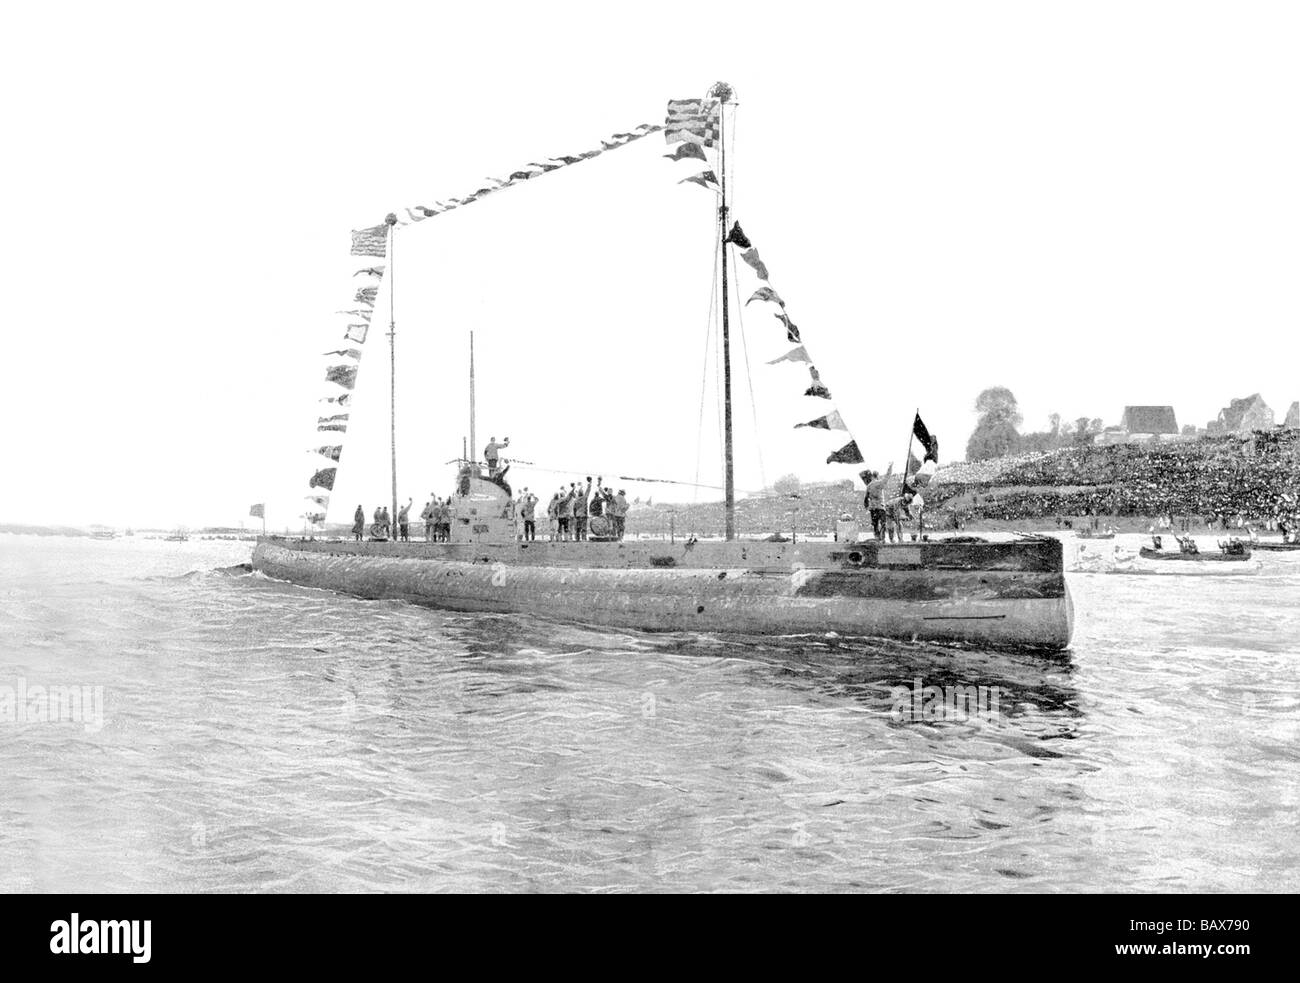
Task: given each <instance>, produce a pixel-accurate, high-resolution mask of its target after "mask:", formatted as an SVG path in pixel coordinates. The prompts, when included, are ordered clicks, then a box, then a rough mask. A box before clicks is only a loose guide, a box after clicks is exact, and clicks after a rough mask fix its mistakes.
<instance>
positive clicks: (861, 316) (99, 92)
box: [0, 0, 1300, 528]
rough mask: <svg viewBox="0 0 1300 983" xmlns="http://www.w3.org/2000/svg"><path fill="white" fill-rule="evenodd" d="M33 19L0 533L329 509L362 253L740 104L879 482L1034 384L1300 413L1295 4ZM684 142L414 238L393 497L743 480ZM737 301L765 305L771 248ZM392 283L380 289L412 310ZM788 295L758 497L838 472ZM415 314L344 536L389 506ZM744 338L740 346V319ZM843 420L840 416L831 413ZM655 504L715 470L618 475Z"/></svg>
mask: <svg viewBox="0 0 1300 983" xmlns="http://www.w3.org/2000/svg"><path fill="white" fill-rule="evenodd" d="M6 22H7V26H6V30H5V32H4V35H3V37H2V38H0V83H2V84H3V85H4V89H5V91H6V93H8V95H7V97H6V99H5V100H4V101H3V103H2V104H0V125H2V126H3V132H4V134H5V137H6V139H5V151H4V160H5V167H4V172H5V176H4V179H3V182H2V183H0V216H2V217H3V219H4V223H5V227H6V229H7V230H8V235H6V236H5V237H4V243H3V245H2V246H0V270H3V276H4V278H5V287H6V289H5V296H6V298H7V302H8V305H9V318H8V323H7V330H6V332H5V342H4V347H3V352H4V362H3V364H4V365H5V367H6V369H7V371H6V373H5V376H6V379H5V382H6V386H7V389H8V396H9V398H8V399H7V400H6V403H7V405H8V406H9V411H10V413H11V416H12V417H13V419H12V420H11V423H10V425H9V426H8V427H7V428H6V430H5V436H4V437H3V441H2V445H0V446H2V448H3V453H2V454H0V476H2V477H3V480H0V522H34V523H49V524H53V523H60V524H69V525H87V524H90V523H105V524H112V525H136V526H142V527H146V526H147V527H170V526H173V525H190V526H199V525H209V524H214V525H215V524H220V525H234V524H238V523H239V522H240V521H247V522H249V523H250V525H251V524H254V523H255V520H249V519H247V514H248V507H249V505H250V504H252V503H255V502H265V503H266V505H267V514H268V522H269V524H270V525H271V526H272V527H274V528H279V527H283V526H291V527H294V528H297V527H299V526H300V523H301V520H300V518H299V517H300V516H301V515H302V513H303V511H304V508H305V505H306V503H305V501H304V498H303V496H304V495H306V494H308V493H309V489H308V488H307V479H308V477H309V476H310V475H311V474H312V473H313V471H314V470H315V469H316V468H317V467H319V466H322V465H326V464H327V463H328V462H325V461H324V460H323V459H321V458H319V457H318V456H316V455H313V454H311V453H310V450H311V448H313V447H316V446H318V445H320V444H324V443H333V442H334V441H333V440H332V439H329V438H330V437H331V435H329V434H319V433H317V432H316V430H315V425H316V419H317V416H318V414H319V411H320V410H321V409H322V407H324V406H326V405H327V404H321V403H319V402H318V400H319V399H320V397H322V396H324V395H326V394H328V393H330V392H337V391H338V390H337V389H336V387H333V386H327V385H326V384H325V382H324V367H325V366H326V365H327V364H329V363H330V362H331V361H336V359H334V360H332V359H328V358H323V357H322V353H324V352H327V351H330V350H333V349H337V348H340V347H344V345H343V344H342V334H343V330H344V328H345V325H346V319H345V318H341V317H339V316H337V315H335V314H334V313H333V312H335V311H337V310H340V309H342V308H346V307H349V306H351V305H350V304H349V299H350V297H351V293H352V291H353V289H355V286H356V285H357V283H358V281H357V280H356V279H354V278H353V277H352V274H353V272H354V271H355V270H356V269H358V268H359V266H360V265H366V264H365V263H359V262H358V260H357V259H355V258H353V257H350V256H349V255H348V251H349V246H350V236H349V232H350V230H352V229H356V228H362V227H364V226H368V225H373V224H375V223H376V222H379V221H381V220H382V219H383V217H384V215H385V214H386V213H387V212H389V211H397V212H398V213H399V214H403V215H404V209H405V207H409V206H413V205H417V204H432V202H433V201H434V200H438V199H444V200H445V199H446V198H448V197H453V196H456V197H459V196H463V195H466V194H469V193H471V192H472V191H474V190H476V189H477V188H479V187H482V186H483V184H484V181H483V178H485V177H488V176H501V177H504V176H506V175H508V174H509V173H510V172H512V171H514V170H517V169H519V168H521V167H523V166H524V165H526V164H528V163H529V162H531V161H537V160H542V159H543V158H545V157H554V156H559V155H562V154H572V153H577V152H580V151H582V150H586V149H591V148H596V147H599V146H600V141H601V140H602V139H606V138H608V137H609V136H610V135H611V134H613V133H616V132H620V131H627V130H629V129H631V128H633V127H635V126H636V125H637V124H640V123H658V122H661V121H662V119H663V116H664V107H665V102H666V100H668V99H670V98H691V97H696V96H700V95H703V94H704V92H705V91H706V90H707V89H708V87H709V86H710V85H711V84H712V83H714V82H715V81H718V80H725V81H727V82H728V83H730V84H731V85H732V86H733V87H734V89H735V91H736V94H737V105H736V107H735V109H734V113H733V114H732V115H730V116H729V125H731V134H730V137H731V139H729V141H728V146H729V173H730V179H731V187H730V188H729V191H732V192H733V195H732V201H731V205H732V209H733V215H734V217H735V218H736V219H737V220H739V221H740V222H741V223H742V225H743V226H744V229H745V231H746V233H747V234H748V235H749V237H750V239H751V240H752V241H753V243H754V245H755V246H756V247H758V249H759V250H760V253H761V255H762V258H763V260H764V262H765V264H766V265H767V267H768V269H769V271H770V281H771V285H772V286H773V287H775V288H776V289H777V290H778V291H779V292H780V294H781V295H782V297H783V298H784V299H785V301H786V303H787V310H788V312H789V314H790V316H791V317H792V319H793V320H794V321H795V322H796V323H797V324H798V325H799V327H800V330H801V332H802V335H803V339H804V341H805V342H806V344H807V347H808V350H809V352H810V354H811V355H812V357H813V360H814V361H815V362H816V363H817V365H818V368H819V370H820V372H821V374H822V377H823V380H824V381H825V382H826V384H827V385H828V386H829V388H830V389H831V390H832V393H833V395H834V400H833V403H832V404H823V408H831V407H833V408H835V409H837V410H838V411H839V412H840V413H841V415H842V416H843V418H844V420H845V421H846V423H847V424H848V426H849V428H850V430H851V432H852V436H853V437H854V438H855V439H856V440H857V441H858V444H859V445H860V447H861V449H862V452H863V454H864V455H865V457H866V459H867V462H866V466H868V467H880V468H883V467H884V466H886V465H887V464H888V463H889V462H890V461H891V460H892V461H896V462H899V463H901V459H902V457H903V454H904V449H905V446H906V441H907V438H908V432H909V428H910V426H909V425H910V421H911V417H912V414H913V412H914V411H915V410H917V409H918V408H919V410H920V412H921V415H922V416H923V417H924V418H925V420H926V422H927V424H928V425H929V427H930V429H931V430H932V431H934V432H935V433H937V434H938V435H939V436H940V441H941V454H942V457H943V458H944V459H945V460H954V459H958V458H960V457H961V456H962V453H963V451H964V447H965V443H966V439H967V437H968V435H969V433H970V431H971V429H972V427H973V426H974V423H975V415H974V411H973V403H974V400H975V397H976V396H977V395H978V393H979V392H980V391H981V390H982V389H984V388H986V387H988V386H991V385H1004V386H1007V387H1008V388H1010V389H1011V390H1012V392H1014V393H1015V395H1016V396H1017V397H1018V399H1019V402H1020V407H1021V410H1022V412H1023V414H1024V417H1025V429H1042V428H1045V427H1046V425H1047V419H1048V416H1049V414H1051V413H1053V412H1058V413H1060V414H1061V415H1062V416H1063V417H1064V418H1065V419H1074V418H1075V417H1077V416H1088V417H1090V418H1091V417H1101V418H1102V419H1103V420H1104V422H1105V423H1107V424H1113V423H1117V422H1118V420H1119V417H1120V415H1121V413H1122V410H1123V407H1124V406H1125V405H1126V404H1129V403H1138V404H1148V403H1154V404H1172V405H1173V406H1174V408H1175V410H1176V412H1177V416H1178V421H1179V423H1180V424H1184V423H1195V424H1199V425H1202V426H1203V425H1204V424H1205V422H1206V421H1207V420H1209V419H1212V418H1214V416H1215V415H1216V414H1217V412H1218V410H1219V408H1220V407H1222V406H1224V405H1225V404H1226V403H1227V402H1228V400H1229V399H1230V398H1232V397H1235V396H1244V395H1248V394H1250V393H1253V392H1260V393H1262V394H1263V396H1264V398H1265V399H1266V400H1267V401H1268V402H1269V404H1270V405H1271V406H1272V407H1273V408H1274V410H1275V411H1276V412H1277V414H1278V418H1279V420H1280V419H1281V416H1282V415H1283V414H1284V413H1285V412H1286V408H1287V407H1288V406H1289V404H1290V403H1291V401H1293V400H1295V399H1300V378H1297V375H1296V371H1295V366H1296V354H1297V344H1298V343H1297V323H1298V322H1300V292H1298V291H1297V289H1296V284H1297V271H1298V270H1300V177H1298V175H1300V128H1297V126H1296V119H1297V118H1298V114H1297V108H1298V106H1297V104H1298V103H1300V60H1297V59H1296V58H1295V54H1294V53H1295V51H1296V50H1300V8H1297V7H1296V6H1295V5H1293V4H1283V3H1277V4H1270V3H1252V4H1234V3H1214V4H1210V3H1195V2H1192V3H1188V2H1182V3H1141V2H1126V3H1106V2H1100V3H1091V4H1067V3H1044V2H1041V0H1040V2H1033V3H996V2H994V3H979V4H971V3H924V4H894V3H857V4H844V3H801V4H797V5H791V4H764V3H752V2H750V3H712V4H707V5H706V4H698V3H689V4H688V3H660V4H655V5H637V6H636V7H631V6H627V7H626V8H625V7H623V6H619V5H611V4H581V3H576V4H575V3H566V4H538V3H532V4H510V3H499V4H493V5H492V7H491V10H490V11H489V10H487V9H476V8H475V7H472V6H470V5H466V6H465V7H464V8H459V9H457V10H454V11H452V10H448V9H445V5H431V4H414V3H411V4H398V3H378V2H376V3H368V4H365V5H359V4H330V3H317V4H311V5H306V4H268V3H260V4H247V3H238V2H235V3H226V4H221V5H208V6H206V7H204V8H199V7H197V6H193V5H178V4H142V3H130V2H126V3H119V4H112V5H103V4H88V3H86V4H79V3H69V4H61V5H57V6H56V5H37V4H28V5H23V6H21V7H15V8H14V9H13V10H11V11H8V12H7V13H6ZM668 150H669V148H667V147H666V146H665V145H664V142H663V140H662V138H661V137H660V136H659V135H654V136H652V137H650V138H647V139H645V140H642V141H638V142H636V143H633V144H630V145H629V146H627V147H624V148H621V149H618V150H616V151H612V152H609V153H606V154H603V155H602V156H600V157H598V158H596V159H594V160H590V161H586V162H584V163H582V164H578V165H574V166H572V167H569V168H565V169H563V170H560V171H556V172H553V173H551V174H548V175H546V176H545V177H544V178H541V179H538V180H535V181H530V182H527V183H525V184H523V185H521V186H517V187H512V188H510V189H507V190H506V191H503V192H501V193H499V194H496V195H492V196H490V197H488V198H487V199H485V200H483V201H481V202H478V203H476V204H474V205H473V206H472V207H467V208H465V209H463V210H458V211H456V212H452V213H450V214H447V215H441V216H437V217H435V218H433V219H431V220H428V221H425V222H422V223H420V224H418V225H411V226H407V227H403V228H402V229H400V230H399V233H398V247H397V250H398V254H397V256H396V259H395V264H394V271H393V284H394V300H395V303H396V309H395V311H394V314H395V320H396V324H397V331H396V352H397V406H396V409H397V424H396V427H397V440H398V454H399V460H398V478H399V498H400V499H401V500H402V501H403V502H404V501H405V500H406V499H407V498H414V499H416V501H417V504H418V503H419V502H422V501H423V500H425V499H427V497H428V495H429V494H430V493H437V494H446V493H447V492H448V491H449V490H450V487H451V479H452V474H451V468H450V467H449V466H448V465H447V463H446V462H448V461H449V460H451V459H453V458H455V457H457V456H458V455H459V454H460V451H461V444H462V439H463V438H464V436H465V435H466V433H467V431H468V384H467V370H468V347H469V342H468V338H469V333H470V332H471V331H473V332H474V336H475V347H476V363H477V364H476V368H477V382H478V387H477V406H478V420H477V433H478V438H479V441H478V442H479V444H480V446H481V445H482V444H483V443H485V442H486V440H487V438H488V437H490V436H496V437H498V438H502V437H505V436H509V437H510V438H511V448H510V452H512V453H513V454H515V455H517V456H518V458H519V460H520V461H527V462H531V463H530V464H522V463H521V464H516V465H515V466H514V469H513V471H512V474H511V477H512V478H513V479H514V482H515V485H516V487H520V486H522V485H529V486H530V487H531V488H532V489H533V490H535V491H539V492H541V493H543V494H545V493H546V492H549V491H551V490H553V489H554V488H555V487H557V486H558V485H559V484H560V483H561V482H563V483H565V484H567V483H568V482H569V481H572V480H575V479H576V478H579V477H585V476H586V475H588V474H594V475H599V474H604V475H631V476H646V477H658V478H666V479H673V480H678V481H684V482H693V483H698V484H700V485H705V486H707V485H717V484H720V453H719V443H718V398H717V384H716V374H717V373H716V366H717V360H716V344H717V339H716V335H715V334H711V333H710V328H709V312H710V303H711V297H712V292H713V259H712V257H713V249H714V246H713V242H712V232H713V221H714V219H713V215H714V212H713V210H714V208H715V207H716V197H715V195H714V194H713V193H712V192H710V191H708V190H706V189H704V188H700V187H697V186H695V185H692V184H680V183H679V182H680V181H681V179H682V178H684V177H686V176H688V175H690V174H691V173H694V172H695V171H696V170H699V169H702V168H695V167H692V164H691V163H675V162H672V161H669V160H665V159H664V158H663V154H664V153H666V152H668ZM736 277H737V282H736V285H737V287H738V288H739V289H740V291H741V292H742V293H743V294H744V296H748V295H749V293H750V292H752V290H753V289H754V287H756V286H757V285H758V283H757V281H755V280H754V278H753V276H752V273H751V272H750V271H749V270H748V268H742V269H740V270H739V271H738V272H737V274H736ZM385 292H386V291H385ZM765 307H767V305H764V304H762V303H755V304H751V305H749V306H748V307H746V308H744V309H743V310H742V311H741V314H740V315H738V317H737V318H736V319H735V320H734V321H733V352H732V354H733V369H734V373H735V392H734V396H735V413H736V424H735V429H736V484H737V487H738V488H739V489H741V490H742V492H747V491H750V490H754V489H759V488H762V487H763V486H765V485H769V484H771V482H772V481H773V480H775V479H776V478H777V477H779V476H781V475H783V474H786V473H796V474H799V475H800V476H801V477H803V478H804V479H805V480H828V479H838V478H844V477H852V475H853V474H854V473H855V472H856V471H857V470H858V469H857V468H848V467H844V466H839V465H826V464H825V463H824V461H825V456H826V454H827V453H829V450H828V448H829V449H832V450H833V449H834V448H835V447H836V446H838V445H839V444H840V443H842V442H843V439H845V438H846V437H847V435H845V434H836V433H831V434H827V433H824V432H820V431H810V430H808V429H806V428H805V429H799V430H796V429H794V423H796V422H805V421H806V420H807V419H809V418H811V416H812V415H816V414H815V413H814V414H808V415H802V416H801V415H800V414H803V413H804V411H805V410H806V409H807V406H806V405H804V404H807V403H810V402H811V403H820V401H809V400H806V399H804V398H803V397H802V396H801V392H802V389H803V387H804V386H805V385H806V378H807V377H806V373H805V371H804V369H803V367H802V366H797V365H790V364H789V363H786V364H779V365H775V366H770V365H767V364H765V363H766V362H767V361H769V360H770V359H771V358H773V357H776V356H777V355H779V354H781V353H783V352H784V351H786V350H788V348H789V347H790V346H789V345H788V344H786V343H785V337H784V329H783V328H781V327H780V325H779V324H778V323H777V322H776V320H775V319H774V318H773V317H772V314H771V309H770V308H768V309H766V310H765V309H764V308H765ZM388 316H389V315H388V307H387V301H386V300H384V301H381V303H380V305H379V307H378V308H377V309H376V311H375V315H374V324H375V325H376V327H375V330H374V331H373V333H372V334H371V336H370V338H369V340H368V342H367V344H366V346H365V354H364V357H363V359H362V362H361V365H360V371H359V375H358V381H357V387H356V390H355V391H354V400H355V405H354V407H353V409H352V420H351V421H350V431H349V433H348V434H347V435H346V437H345V438H344V440H343V446H344V451H343V456H342V460H341V462H340V467H339V472H338V480H337V484H336V486H335V489H334V494H333V497H332V501H331V508H330V514H329V517H330V520H331V521H347V520H348V519H349V518H350V517H351V513H352V510H353V509H354V508H355V507H356V504H357V503H363V504H364V505H365V506H366V509H367V511H368V512H369V511H371V510H373V508H374V507H375V505H377V504H379V503H380V502H381V501H387V500H388V498H389V495H390V492H389V481H390V479H389V453H390V448H389V426H390V422H389V415H388V411H389V388H388V376H389V372H388V369H389V366H388V350H387V339H386V338H385V336H384V329H383V325H384V324H386V322H387V320H388ZM734 335H738V336H739V338H736V337H734ZM813 409H814V410H816V409H817V407H815V406H814V407H813ZM614 484H616V485H622V486H625V487H627V489H628V492H629V494H630V495H632V496H637V495H639V496H646V495H652V496H654V497H656V498H660V499H661V500H662V499H676V500H679V501H691V500H694V499H699V500H707V499H710V498H715V497H717V496H718V492H716V491H714V490H712V489H710V488H708V487H704V488H692V487H690V486H686V485H679V486H670V485H662V484H649V483H633V482H624V481H619V480H617V479H615V481H614Z"/></svg>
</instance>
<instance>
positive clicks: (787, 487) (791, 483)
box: [772, 474, 803, 495]
mask: <svg viewBox="0 0 1300 983" xmlns="http://www.w3.org/2000/svg"><path fill="white" fill-rule="evenodd" d="M802 487H803V482H801V481H800V480H799V476H798V475H797V474H786V475H782V476H781V477H779V478H777V479H776V482H775V483H774V484H773V485H772V490H773V491H775V492H776V493H777V494H778V495H798V494H799V489H800V488H802Z"/></svg>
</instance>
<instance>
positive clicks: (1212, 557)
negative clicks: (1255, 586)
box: [1139, 546, 1250, 563]
mask: <svg viewBox="0 0 1300 983" xmlns="http://www.w3.org/2000/svg"><path fill="white" fill-rule="evenodd" d="M1139 553H1140V554H1141V556H1142V558H1143V559H1144V560H1181V561H1184V562H1187V563H1234V562H1235V563H1241V562H1243V561H1245V560H1249V559H1250V550H1241V551H1239V552H1235V553H1229V552H1227V551H1225V550H1216V551H1214V552H1210V553H1183V552H1181V551H1180V552H1177V553H1175V552H1173V551H1172V550H1157V549H1152V548H1151V547H1150V546H1143V547H1142V549H1141V550H1139Z"/></svg>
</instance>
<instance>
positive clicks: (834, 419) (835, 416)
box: [794, 410, 849, 430]
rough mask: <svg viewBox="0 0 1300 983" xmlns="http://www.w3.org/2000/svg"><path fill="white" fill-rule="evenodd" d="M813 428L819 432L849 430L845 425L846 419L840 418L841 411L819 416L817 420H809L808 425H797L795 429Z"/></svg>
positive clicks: (832, 411)
mask: <svg viewBox="0 0 1300 983" xmlns="http://www.w3.org/2000/svg"><path fill="white" fill-rule="evenodd" d="M800 427H813V428H814V429H817V430H848V429H849V428H848V427H846V426H845V425H844V418H843V417H842V416H840V411H839V410H831V411H830V412H829V413H827V414H826V415H825V416H819V417H818V418H817V419H815V420H809V421H808V422H807V423H796V424H795V425H794V428H795V429H796V430H798V429H799V428H800Z"/></svg>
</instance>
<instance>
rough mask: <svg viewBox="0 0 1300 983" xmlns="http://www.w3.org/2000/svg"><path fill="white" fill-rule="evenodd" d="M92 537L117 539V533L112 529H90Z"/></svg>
mask: <svg viewBox="0 0 1300 983" xmlns="http://www.w3.org/2000/svg"><path fill="white" fill-rule="evenodd" d="M90 538H91V539H116V538H117V533H115V532H114V531H113V530H112V529H92V530H91V531H90Z"/></svg>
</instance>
